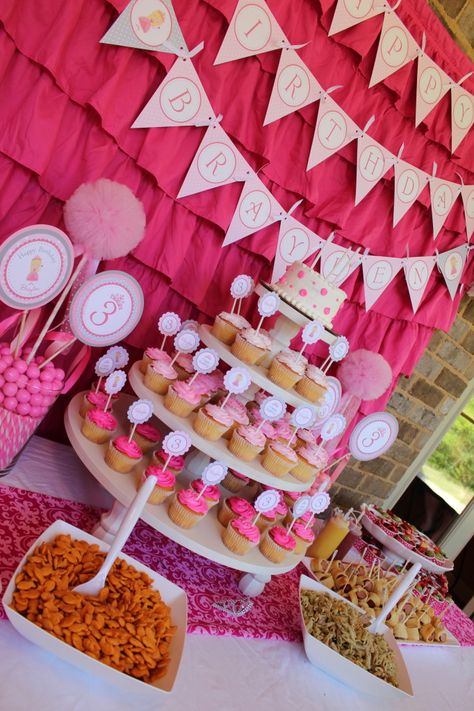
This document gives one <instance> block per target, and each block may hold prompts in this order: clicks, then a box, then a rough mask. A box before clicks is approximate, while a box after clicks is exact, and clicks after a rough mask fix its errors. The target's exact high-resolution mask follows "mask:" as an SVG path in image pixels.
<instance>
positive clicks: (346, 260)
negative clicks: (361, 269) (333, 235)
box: [320, 242, 362, 286]
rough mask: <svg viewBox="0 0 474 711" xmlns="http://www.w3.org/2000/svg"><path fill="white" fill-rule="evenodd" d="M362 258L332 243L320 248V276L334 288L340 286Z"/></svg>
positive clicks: (350, 250)
mask: <svg viewBox="0 0 474 711" xmlns="http://www.w3.org/2000/svg"><path fill="white" fill-rule="evenodd" d="M361 260H362V256H361V255H359V254H357V253H356V252H353V251H352V249H346V248H345V247H341V246H340V245H337V244H334V242H325V243H324V244H323V246H322V248H321V267H320V272H321V276H322V277H324V278H325V279H327V280H328V281H329V282H330V283H331V284H333V285H334V286H341V284H342V283H343V282H345V281H346V279H348V278H349V277H350V275H351V274H352V272H354V271H355V270H356V269H357V267H358V266H359V265H360V263H361Z"/></svg>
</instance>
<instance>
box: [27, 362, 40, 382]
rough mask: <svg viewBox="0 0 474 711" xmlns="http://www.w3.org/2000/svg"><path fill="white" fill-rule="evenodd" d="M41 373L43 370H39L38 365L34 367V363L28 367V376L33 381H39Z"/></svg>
mask: <svg viewBox="0 0 474 711" xmlns="http://www.w3.org/2000/svg"><path fill="white" fill-rule="evenodd" d="M40 373H41V370H40V369H39V368H38V366H37V365H34V364H33V363H31V365H29V366H28V370H27V371H26V374H27V376H28V377H29V378H31V379H32V380H37V379H38V378H39V376H40Z"/></svg>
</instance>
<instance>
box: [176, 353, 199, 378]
mask: <svg viewBox="0 0 474 711" xmlns="http://www.w3.org/2000/svg"><path fill="white" fill-rule="evenodd" d="M174 369H175V370H176V372H177V373H178V380H187V379H188V378H189V377H190V376H191V375H192V374H193V373H194V365H193V356H192V354H191V353H180V354H179V355H178V357H177V358H176V360H175V362H174Z"/></svg>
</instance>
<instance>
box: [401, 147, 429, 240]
mask: <svg viewBox="0 0 474 711" xmlns="http://www.w3.org/2000/svg"><path fill="white" fill-rule="evenodd" d="M394 172H395V175H394V185H393V226H394V227H395V225H396V224H398V223H399V222H400V220H401V219H402V217H403V216H404V215H405V214H406V213H407V212H408V210H409V209H410V207H411V206H412V205H413V203H414V202H415V200H417V198H418V197H419V196H420V195H421V193H422V191H423V189H424V188H425V187H426V186H427V185H428V182H429V175H428V174H427V173H425V172H424V171H423V170H418V168H415V167H414V166H413V165H410V163H405V161H403V160H397V161H396V162H395V171H394Z"/></svg>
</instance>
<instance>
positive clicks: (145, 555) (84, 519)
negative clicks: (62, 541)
mask: <svg viewBox="0 0 474 711" xmlns="http://www.w3.org/2000/svg"><path fill="white" fill-rule="evenodd" d="M99 515H100V511H99V510H98V509H96V508H93V507H90V506H85V505H84V504H80V503H76V502H72V501H66V500H64V499H58V498H55V497H52V496H47V495H46V494H39V493H36V492H31V491H26V490H24V489H15V488H11V487H8V486H0V581H1V583H2V585H3V587H4V588H5V586H6V584H7V583H8V581H9V580H10V578H11V576H12V574H13V572H14V570H15V569H16V567H17V565H18V563H19V561H20V560H21V558H22V557H23V555H24V553H25V552H26V551H27V550H28V548H29V547H30V546H31V544H32V543H33V542H34V540H35V539H36V538H37V537H38V536H39V534H40V533H41V532H42V531H43V530H44V529H45V528H47V527H48V526H49V525H50V524H51V523H53V522H54V521H56V520H57V519H62V520H63V521H67V522H68V523H71V524H73V525H74V526H77V527H78V528H82V529H84V530H85V531H91V530H92V528H93V527H94V525H95V524H96V522H97V520H98V518H99ZM125 552H126V553H128V555H131V556H133V557H135V558H137V559H138V560H140V561H142V562H143V563H144V564H145V565H147V566H149V567H150V568H152V569H153V570H156V571H158V572H159V573H160V574H161V575H163V576H165V577H166V578H168V579H169V580H172V581H173V582H175V583H176V584H177V585H180V586H181V587H183V588H184V589H185V590H186V592H187V594H188V605H189V610H188V613H189V623H188V632H191V633H193V634H210V635H234V636H238V637H248V638H261V639H281V640H286V641H297V640H300V639H301V635H300V623H299V612H298V581H299V577H300V573H301V572H303V569H302V567H300V566H298V567H297V568H296V569H295V570H293V571H291V572H290V573H286V574H285V575H276V576H274V577H273V578H272V580H271V581H270V582H269V583H268V584H267V585H266V586H265V590H264V592H263V593H262V595H260V596H258V597H256V598H253V607H252V608H251V610H249V611H248V612H247V613H246V614H244V615H242V616H241V617H237V618H236V617H234V616H231V615H229V614H227V613H226V612H224V611H222V610H219V609H216V608H215V607H214V603H221V602H222V601H223V600H229V599H230V600H241V599H242V595H241V593H240V592H239V589H238V582H239V579H240V577H241V575H242V573H240V572H239V571H235V570H231V569H230V568H226V567H225V566H222V565H218V564H217V563H213V562H212V561H208V560H207V559H205V558H202V557H201V556H198V555H196V554H194V553H192V552H191V551H188V550H187V549H186V548H183V547H182V546H180V545H178V544H177V543H175V542H174V541H171V540H170V539H168V538H166V537H165V536H163V535H161V534H160V533H158V531H155V530H154V529H153V528H151V527H150V526H148V525H147V524H146V523H144V522H143V521H139V522H138V523H137V525H136V527H135V529H134V531H133V533H132V535H131V537H130V539H129V541H128V542H127V545H126V546H125ZM3 617H5V613H4V610H3V608H2V607H1V604H0V619H1V618H3ZM444 622H445V625H446V626H447V627H448V629H449V630H450V631H451V632H452V633H453V634H454V635H455V637H457V639H458V640H459V641H460V643H461V644H462V645H463V646H474V624H473V623H472V622H471V621H470V620H469V619H468V618H467V617H466V616H465V615H464V614H463V613H462V612H461V610H459V608H458V607H456V606H455V605H452V606H451V608H450V610H448V612H447V613H446V616H445V618H444Z"/></svg>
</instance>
